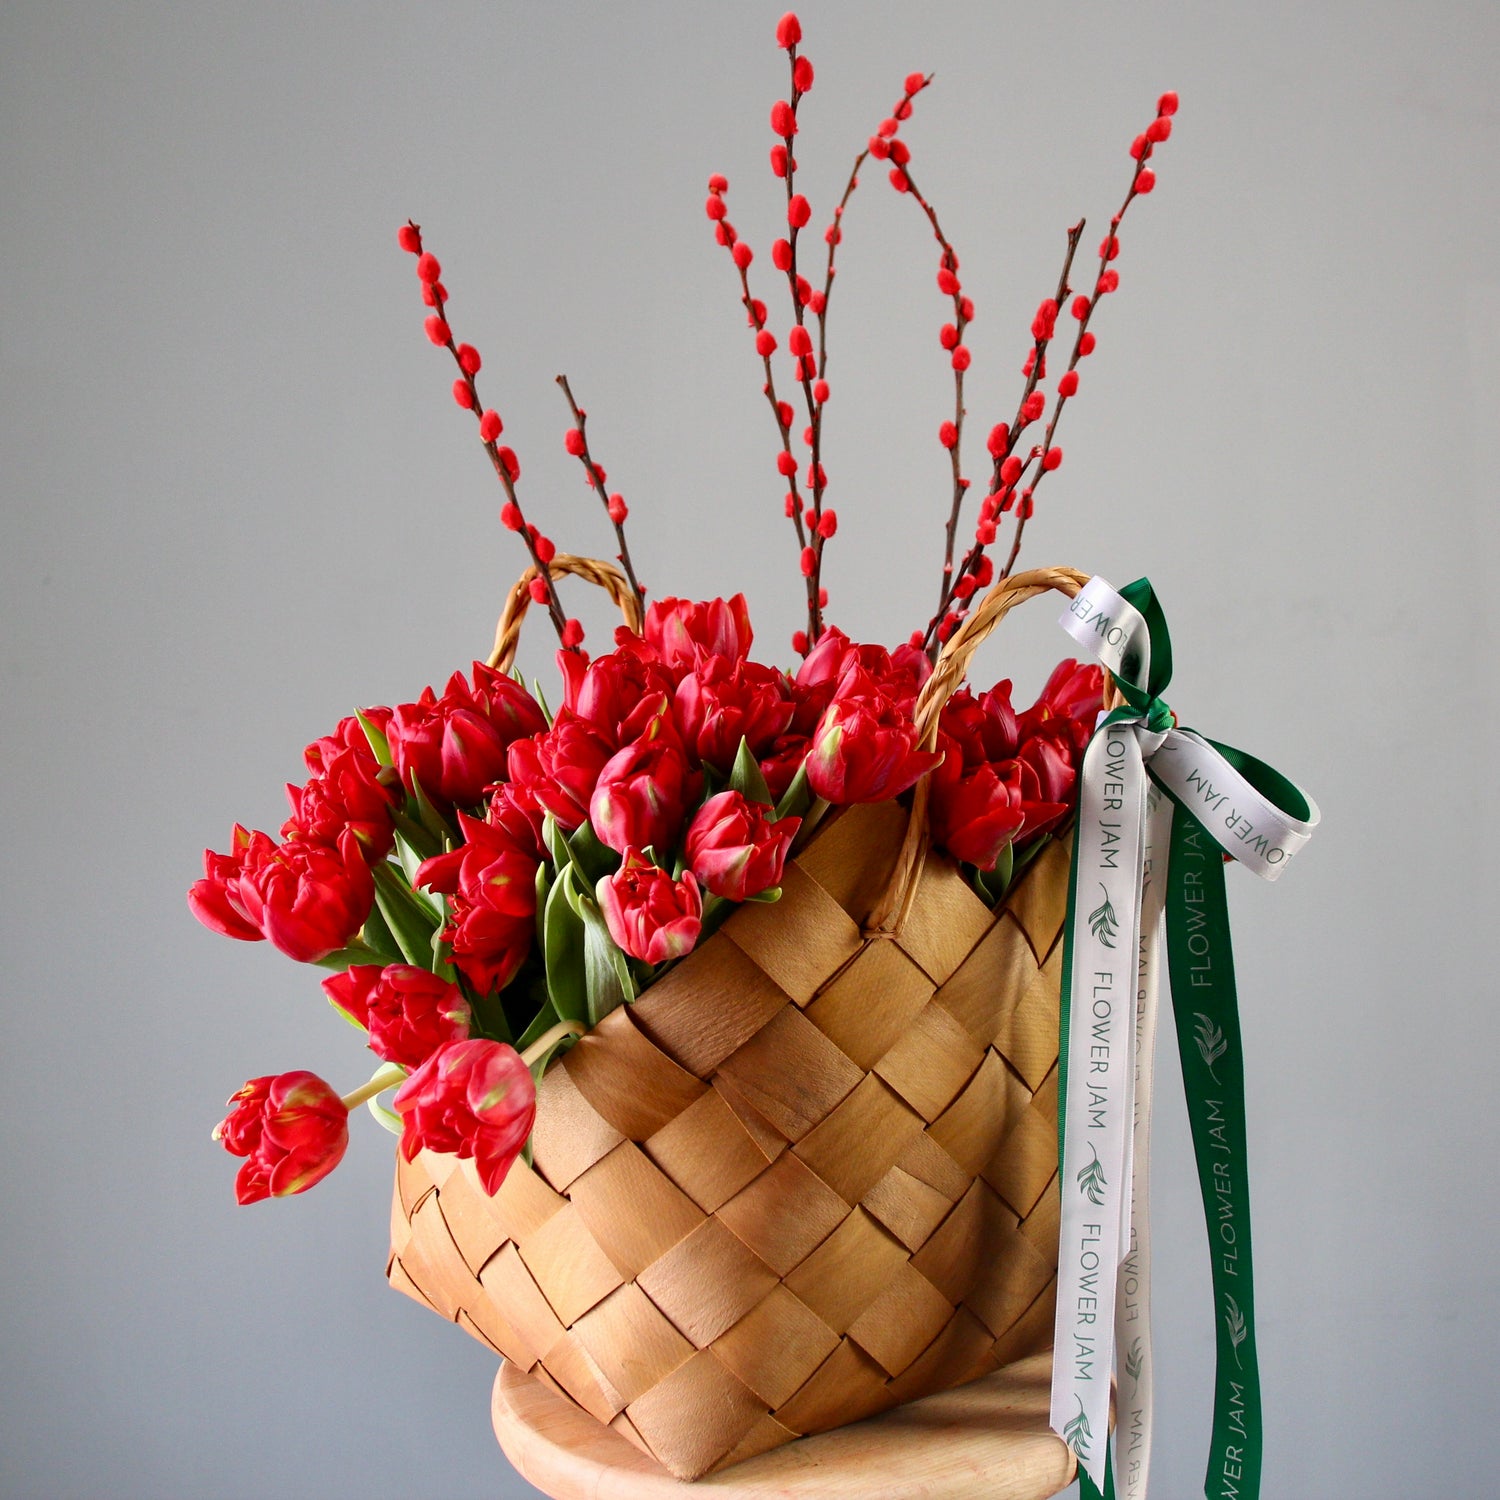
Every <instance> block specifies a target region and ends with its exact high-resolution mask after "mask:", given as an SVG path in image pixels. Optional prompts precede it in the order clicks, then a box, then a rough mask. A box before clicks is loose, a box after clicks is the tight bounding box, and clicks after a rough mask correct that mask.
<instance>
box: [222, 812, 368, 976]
mask: <svg viewBox="0 0 1500 1500" xmlns="http://www.w3.org/2000/svg"><path fill="white" fill-rule="evenodd" d="M239 900H240V904H241V905H242V906H243V908H244V912H245V915H246V917H248V918H249V919H250V921H252V922H254V923H255V924H256V926H257V927H259V928H260V930H261V932H262V933H263V934H264V935H265V936H266V937H267V938H269V939H270V940H271V942H272V943H273V944H274V945H275V946H276V947H277V948H280V949H281V951H282V952H283V953H285V954H286V955H287V956H288V957H289V958H295V959H299V960H300V961H301V962H303V963H316V962H317V961H318V960H319V959H320V958H327V956H328V955H329V954H330V953H333V952H336V951H337V950H338V949H340V948H346V947H348V945H349V943H350V941H351V940H352V939H353V938H354V936H355V934H356V933H358V931H359V929H360V928H361V927H363V926H364V922H365V918H366V917H368V916H369V915H370V908H371V906H373V905H374V903H375V882H374V880H373V879H372V878H371V875H370V867H369V865H368V864H367V863H366V862H365V853H364V849H363V848H362V847H361V845H360V842H359V840H358V839H357V838H356V837H355V836H354V834H353V833H351V832H349V831H347V830H346V831H345V832H344V833H342V834H340V835H339V840H338V843H337V844H336V845H335V846H334V847H333V848H331V849H330V848H328V847H327V846H326V845H323V844H306V843H301V842H299V841H297V840H293V841H292V842H291V843H286V844H282V845H280V846H279V847H278V848H276V849H275V850H274V851H273V852H272V853H271V854H269V855H267V856H266V858H265V860H264V861H263V862H261V863H258V864H256V865H255V866H253V867H251V866H249V865H247V866H246V869H245V871H244V873H243V874H242V875H241V877H240V880H239Z"/></svg>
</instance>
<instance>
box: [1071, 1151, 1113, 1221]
mask: <svg viewBox="0 0 1500 1500" xmlns="http://www.w3.org/2000/svg"><path fill="white" fill-rule="evenodd" d="M1089 1150H1090V1151H1093V1152H1094V1159H1093V1161H1091V1162H1090V1163H1089V1164H1088V1166H1086V1167H1085V1168H1084V1169H1083V1170H1082V1171H1081V1172H1080V1173H1079V1174H1078V1187H1079V1191H1080V1192H1082V1193H1083V1195H1084V1196H1085V1197H1086V1198H1087V1199H1088V1200H1089V1202H1090V1203H1092V1204H1093V1205H1094V1207H1095V1208H1102V1207H1103V1206H1104V1192H1103V1189H1104V1188H1106V1187H1108V1186H1109V1182H1108V1179H1107V1178H1106V1177H1105V1175H1104V1167H1103V1165H1102V1164H1101V1163H1100V1161H1099V1153H1098V1152H1097V1151H1095V1150H1094V1148H1093V1147H1092V1146H1090V1147H1089Z"/></svg>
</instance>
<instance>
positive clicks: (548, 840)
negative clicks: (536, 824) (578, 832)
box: [542, 813, 573, 874]
mask: <svg viewBox="0 0 1500 1500" xmlns="http://www.w3.org/2000/svg"><path fill="white" fill-rule="evenodd" d="M542 842H543V843H544V844H545V845H546V846H547V852H548V853H549V854H550V855H551V856H552V863H553V864H554V865H555V866H556V867H557V870H558V873H559V874H561V873H562V871H563V870H565V869H567V867H568V866H569V865H571V864H572V863H573V851H572V850H571V849H569V848H568V836H567V834H565V833H564V832H563V831H562V829H561V828H559V827H558V824H557V819H556V818H554V817H553V816H552V814H551V813H548V814H547V815H546V816H545V817H544V818H543V819H542Z"/></svg>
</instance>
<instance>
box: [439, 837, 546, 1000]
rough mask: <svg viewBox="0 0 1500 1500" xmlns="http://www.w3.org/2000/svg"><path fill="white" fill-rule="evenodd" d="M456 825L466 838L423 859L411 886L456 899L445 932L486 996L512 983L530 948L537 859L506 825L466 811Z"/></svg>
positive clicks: (464, 970) (466, 971)
mask: <svg viewBox="0 0 1500 1500" xmlns="http://www.w3.org/2000/svg"><path fill="white" fill-rule="evenodd" d="M458 823H459V831H460V832H461V833H462V835H463V838H464V842H463V843H462V844H460V845H459V846H458V848H456V849H454V850H452V851H451V852H450V853H447V854H439V855H436V856H435V857H434V858H432V859H429V860H425V861H424V862H423V863H422V864H421V865H420V866H418V868H417V873H416V879H415V880H414V881H413V884H414V885H418V886H424V887H426V888H427V889H429V890H434V891H441V892H443V893H444V894H445V895H447V896H449V897H451V898H452V899H451V905H450V911H451V913H452V920H451V921H450V922H449V924H448V926H447V928H446V929H445V930H444V933H443V936H444V937H445V938H446V939H447V941H448V942H449V943H451V944H452V947H453V962H454V963H455V964H457V965H458V967H459V969H460V971H461V972H462V973H463V975H464V977H465V978H466V979H468V980H469V982H470V983H471V984H473V985H474V987H475V988H476V989H477V990H478V991H479V993H480V994H481V995H487V994H489V992H490V991H491V990H494V989H503V988H504V987H505V985H507V984H509V983H510V981H511V980H512V979H513V978H514V977H515V974H516V971H517V970H518V969H519V968H520V967H521V965H522V964H523V963H524V962H525V961H526V955H527V954H528V953H529V952H530V951H531V945H532V942H533V941H534V939H535V936H536V871H537V863H538V861H537V859H536V858H535V856H534V855H533V854H532V853H531V851H530V850H529V849H528V848H526V847H525V846H524V845H523V844H521V843H520V842H519V841H518V840H517V838H516V836H515V834H514V833H513V832H512V831H511V829H510V828H508V827H506V826H505V825H504V824H496V823H481V822H480V821H479V820H478V819H477V818H471V817H469V815H468V814H467V813H462V812H461V813H459V815H458Z"/></svg>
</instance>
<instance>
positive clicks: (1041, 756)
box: [1017, 734, 1078, 803]
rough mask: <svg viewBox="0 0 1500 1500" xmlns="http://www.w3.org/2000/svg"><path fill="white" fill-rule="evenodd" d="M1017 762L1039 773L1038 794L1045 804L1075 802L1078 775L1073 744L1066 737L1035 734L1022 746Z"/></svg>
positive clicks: (1036, 774) (1037, 777) (1036, 773)
mask: <svg viewBox="0 0 1500 1500" xmlns="http://www.w3.org/2000/svg"><path fill="white" fill-rule="evenodd" d="M1017 759H1019V760H1020V761H1022V762H1023V763H1024V764H1025V765H1027V766H1028V767H1030V769H1031V771H1032V772H1033V773H1034V774H1035V776H1036V779H1037V788H1038V795H1039V796H1040V797H1041V798H1042V799H1043V800H1044V801H1047V802H1065V803H1071V802H1072V801H1073V789H1074V787H1075V786H1076V784H1077V781H1078V772H1077V762H1076V756H1075V752H1074V748H1073V744H1072V741H1071V740H1070V739H1069V738H1067V737H1066V736H1063V735H1049V734H1034V735H1032V737H1031V738H1030V739H1029V740H1027V741H1026V743H1025V744H1024V745H1022V746H1021V749H1020V753H1019V755H1018V756H1017Z"/></svg>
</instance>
